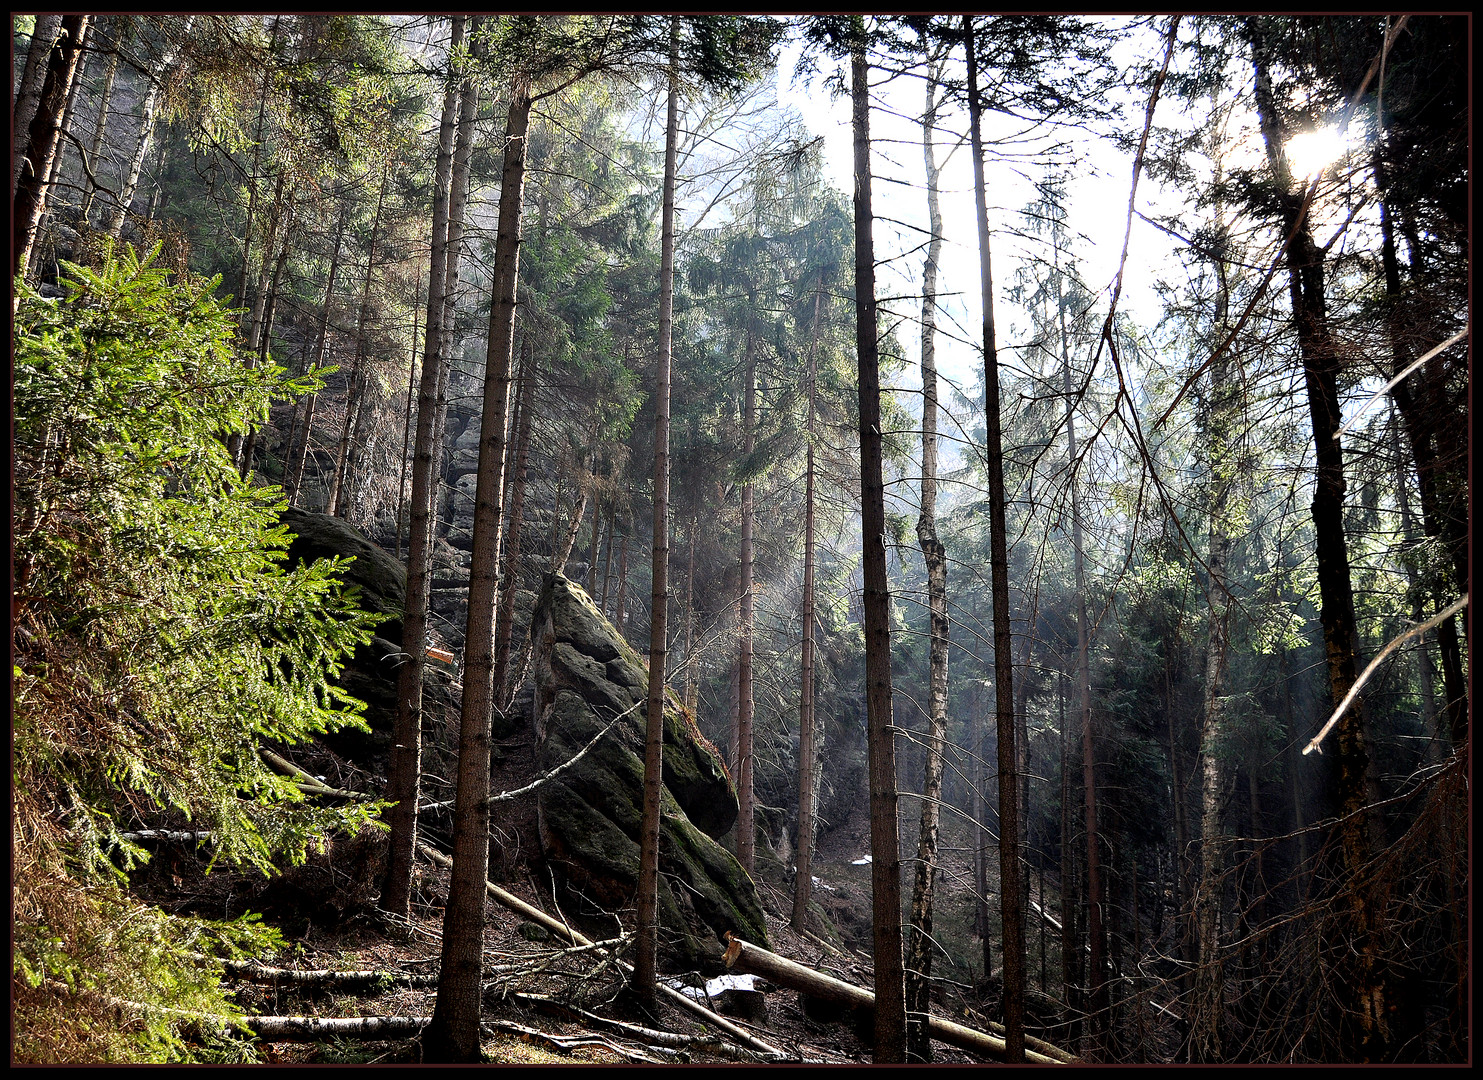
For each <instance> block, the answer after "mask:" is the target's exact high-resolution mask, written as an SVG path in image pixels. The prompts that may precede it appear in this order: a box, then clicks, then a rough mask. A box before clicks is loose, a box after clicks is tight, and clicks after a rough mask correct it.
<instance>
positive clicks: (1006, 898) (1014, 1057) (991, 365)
mask: <svg viewBox="0 0 1483 1080" xmlns="http://www.w3.org/2000/svg"><path fill="white" fill-rule="evenodd" d="M963 36H964V39H965V44H966V47H967V53H968V109H969V114H970V118H969V134H970V135H971V137H972V142H973V181H974V183H973V188H974V197H975V199H976V201H977V209H978V249H979V272H980V276H981V279H982V280H981V286H982V293H983V343H984V415H985V418H986V420H987V424H988V430H987V433H986V443H987V445H986V447H985V450H986V455H985V456H986V458H987V465H988V474H989V549H990V551H989V563H990V574H991V578H992V591H993V597H994V695H995V711H996V713H997V715H998V722H997V728H998V742H999V893H1000V899H999V906H1000V912H999V913H1000V917H1001V919H1002V921H1003V937H1004V942H1003V949H1004V1029H1005V1031H1006V1033H1007V1035H1006V1040H1005V1041H1006V1045H1007V1047H1008V1049H1007V1051H1006V1055H1007V1056H1006V1059H1005V1060H1007V1061H1010V1062H1021V1061H1024V1060H1025V913H1024V908H1023V905H1022V900H1023V895H1022V893H1023V888H1022V886H1021V884H1020V860H1019V835H1020V826H1019V797H1018V789H1019V783H1018V776H1017V763H1016V753H1015V745H1014V743H1015V738H1014V736H1015V730H1014V670H1013V668H1014V665H1013V657H1012V655H1011V653H1010V647H1011V645H1010V626H1009V546H1008V526H1007V523H1006V520H1005V507H1006V503H1005V493H1004V450H1003V446H1002V441H1003V440H1002V435H1001V432H1000V419H999V359H998V354H997V351H996V346H995V342H994V296H993V272H992V267H991V261H990V248H989V217H988V214H989V211H988V202H987V193H986V189H985V182H984V163H983V137H982V135H981V133H980V112H981V111H982V106H981V104H980V102H979V100H978V57H977V56H976V55H975V50H974V43H973V39H974V35H973V19H972V17H971V16H968V15H964V16H963Z"/></svg>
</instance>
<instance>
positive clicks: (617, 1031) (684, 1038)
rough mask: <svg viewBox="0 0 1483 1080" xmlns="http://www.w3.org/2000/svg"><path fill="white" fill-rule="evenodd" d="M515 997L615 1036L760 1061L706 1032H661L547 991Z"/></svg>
mask: <svg viewBox="0 0 1483 1080" xmlns="http://www.w3.org/2000/svg"><path fill="white" fill-rule="evenodd" d="M515 1000H516V1001H518V1002H519V1003H520V1004H522V1005H528V1006H530V1007H531V1008H533V1009H535V1010H536V1011H537V1012H542V1013H545V1014H546V1015H548V1016H556V1017H560V1018H562V1019H567V1020H573V1021H576V1022H578V1023H582V1024H588V1025H591V1026H592V1027H595V1028H598V1029H599V1030H606V1031H609V1032H611V1033H612V1034H614V1035H621V1036H623V1037H624V1038H628V1039H633V1040H635V1041H637V1042H641V1043H647V1044H648V1045H650V1046H658V1047H663V1048H666V1049H670V1050H704V1051H706V1052H707V1053H712V1054H717V1055H719V1056H722V1057H729V1058H731V1059H732V1060H734V1061H756V1060H757V1055H756V1054H754V1053H752V1052H751V1051H750V1050H746V1049H744V1048H742V1047H740V1046H735V1045H733V1044H731V1043H729V1042H725V1041H724V1040H721V1039H716V1038H711V1037H707V1036H703V1035H681V1034H680V1033H679V1032H676V1031H660V1030H658V1029H657V1028H648V1027H642V1026H640V1025H639V1024H629V1023H625V1022H624V1021H622V1020H609V1019H608V1018H607V1017H605V1016H598V1015H597V1014H596V1013H590V1012H588V1011H587V1010H586V1009H579V1008H577V1007H576V1006H575V1005H569V1004H567V1003H566V1002H562V1001H557V1000H556V999H555V998H553V997H550V996H548V995H546V994H516V995H515Z"/></svg>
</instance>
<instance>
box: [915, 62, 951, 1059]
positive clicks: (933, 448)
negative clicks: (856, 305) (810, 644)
mask: <svg viewBox="0 0 1483 1080" xmlns="http://www.w3.org/2000/svg"><path fill="white" fill-rule="evenodd" d="M940 71H941V65H940V63H939V64H936V65H934V67H933V69H932V71H931V72H930V73H929V74H928V77H927V108H926V112H925V113H924V114H923V118H922V158H923V161H924V163H925V165H926V170H927V211H928V221H929V228H930V230H931V233H930V238H929V240H928V243H927V260H926V263H925V265H924V266H923V268H922V497H921V513H920V516H919V517H918V518H917V542H918V543H919V544H920V545H921V548H922V559H923V561H924V562H925V563H926V565H927V607H928V610H929V611H930V612H931V620H932V627H931V644H930V646H929V656H928V680H927V681H928V689H927V717H928V731H927V748H926V759H925V761H924V763H923V769H922V773H923V775H922V820H921V831H920V834H919V836H918V840H917V866H916V878H915V880H914V882H913V884H912V893H911V930H910V932H909V935H908V937H907V945H906V1007H907V1018H908V1022H907V1028H906V1049H907V1056H908V1057H909V1058H910V1059H912V1060H916V1061H931V1060H932V1041H931V1039H929V1038H928V1036H927V1027H926V1022H925V1020H924V1019H923V1018H924V1017H925V1016H926V1015H927V1014H928V1013H929V1012H930V1011H931V1004H932V994H931V990H932V984H931V982H930V979H931V976H932V947H933V946H932V901H933V893H934V885H935V881H936V874H937V832H938V817H939V810H938V803H939V800H940V799H941V797H942V751H943V740H944V739H945V738H946V735H947V659H948V657H947V649H948V614H947V552H946V549H945V548H944V547H943V544H942V541H941V540H939V539H938V538H937V340H936V338H937V260H938V258H939V255H940V253H941V251H942V206H941V201H940V199H939V197H938V181H937V158H936V154H935V153H934V151H933V147H932V141H933V137H934V135H935V133H936V130H937V127H936V121H937V84H938V79H939V77H940V75H939V73H940Z"/></svg>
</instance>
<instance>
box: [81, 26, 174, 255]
mask: <svg viewBox="0 0 1483 1080" xmlns="http://www.w3.org/2000/svg"><path fill="white" fill-rule="evenodd" d="M195 21H196V17H195V16H194V15H190V16H187V17H186V20H185V22H184V23H183V24H182V25H181V27H180V29H179V30H178V31H176V38H175V40H174V41H172V42H170V43H169V44H168V45H166V47H165V52H164V54H163V55H162V56H161V57H160V60H159V64H158V66H157V70H156V72H155V75H154V76H153V77H152V78H151V79H150V80H149V89H148V90H146V91H145V92H144V100H143V101H142V102H141V103H140V106H139V111H140V119H139V141H138V143H137V144H136V145H135V147H134V156H133V158H131V159H130V161H129V164H128V167H127V168H126V169H125V170H124V174H123V182H122V183H121V184H120V185H119V192H118V202H117V203H115V204H114V207H113V209H112V212H111V213H110V214H109V216H108V221H107V223H106V224H105V225H104V227H103V231H104V232H106V233H107V234H108V235H109V236H111V237H113V238H114V239H115V240H116V239H118V236H119V233H120V232H122V231H123V227H124V221H125V220H126V219H127V217H128V214H129V207H130V206H131V205H132V204H133V202H134V192H135V191H136V190H137V189H138V187H139V174H140V173H141V172H143V171H144V157H145V155H146V154H148V153H149V142H150V140H151V139H153V138H154V129H155V122H156V121H157V120H158V119H159V115H160V96H161V94H162V93H163V92H164V89H165V80H166V79H167V78H169V76H170V73H171V69H172V68H173V67H174V66H175V62H176V60H177V59H179V57H180V43H181V41H182V40H183V39H184V38H185V36H186V35H187V34H189V33H190V30H191V25H192V24H193V23H194V22H195Z"/></svg>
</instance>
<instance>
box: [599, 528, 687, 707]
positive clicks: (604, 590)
mask: <svg viewBox="0 0 1483 1080" xmlns="http://www.w3.org/2000/svg"><path fill="white" fill-rule="evenodd" d="M699 531H700V511H699V509H697V510H696V511H695V512H694V513H693V514H691V515H690V528H689V530H688V534H689V539H690V543H689V545H688V546H689V549H690V554H689V557H688V558H687V559H686V560H685V708H687V709H689V710H690V712H691V713H694V712H695V703H696V700H697V694H698V693H699V681H698V680H697V679H696V677H695V534H696V533H697V532H699ZM603 592H604V593H606V592H607V589H606V588H604V589H603Z"/></svg>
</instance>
